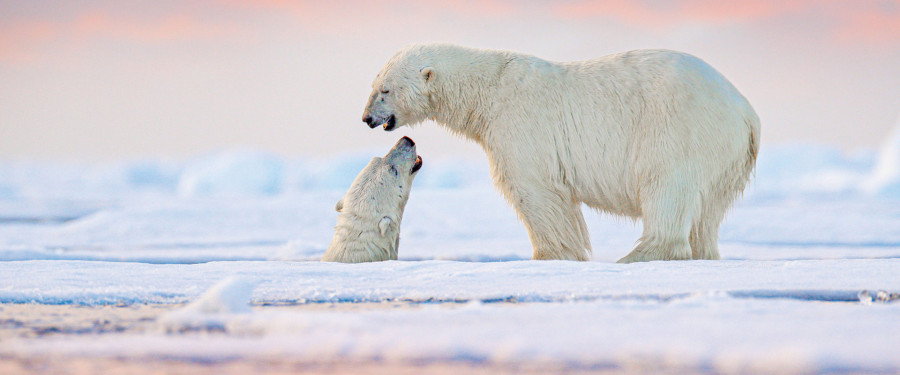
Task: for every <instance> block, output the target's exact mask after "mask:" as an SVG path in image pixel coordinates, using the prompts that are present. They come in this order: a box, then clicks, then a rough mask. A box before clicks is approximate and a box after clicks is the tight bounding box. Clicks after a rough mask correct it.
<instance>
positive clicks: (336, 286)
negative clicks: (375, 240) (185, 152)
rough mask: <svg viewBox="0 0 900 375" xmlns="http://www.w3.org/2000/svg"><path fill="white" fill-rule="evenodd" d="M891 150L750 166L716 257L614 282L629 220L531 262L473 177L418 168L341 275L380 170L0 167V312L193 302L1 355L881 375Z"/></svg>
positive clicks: (894, 259)
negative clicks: (386, 230) (398, 205)
mask: <svg viewBox="0 0 900 375" xmlns="http://www.w3.org/2000/svg"><path fill="white" fill-rule="evenodd" d="M898 134H900V132H898ZM898 139H900V138H898V136H895V137H894V138H893V139H892V140H890V142H887V145H886V146H885V148H884V149H883V150H882V151H881V152H880V153H874V152H872V153H866V152H863V153H858V154H856V155H845V154H842V153H840V152H838V151H836V150H834V149H829V148H826V147H821V146H791V147H788V146H783V147H778V148H770V149H764V150H763V151H762V152H761V154H760V159H759V163H760V164H759V171H758V173H757V179H756V181H755V182H754V185H753V187H752V188H751V189H750V190H749V191H748V192H747V194H746V195H745V197H744V198H743V199H742V200H741V201H740V202H739V203H738V204H737V205H736V207H735V208H734V210H732V212H730V213H729V215H728V218H727V220H726V222H725V224H724V225H723V227H722V231H721V241H720V248H721V252H722V255H723V257H724V260H722V261H690V262H653V263H644V264H631V265H620V264H614V263H611V262H613V261H614V260H615V259H618V258H619V257H621V256H622V255H624V254H626V253H627V252H628V251H629V250H630V248H631V247H632V246H633V243H634V241H635V240H636V239H637V238H638V237H639V235H640V225H639V223H638V224H636V223H632V222H630V221H628V220H621V219H616V218H610V217H607V216H603V215H598V214H596V213H594V212H591V211H589V210H585V214H586V218H587V222H588V226H589V229H590V232H591V236H592V243H593V247H594V260H595V261H594V262H584V263H578V262H563V261H550V262H534V261H530V260H529V259H530V257H531V246H530V244H529V242H528V237H527V233H526V232H525V230H524V228H523V227H522V225H521V223H519V222H518V220H517V219H516V215H515V213H514V211H513V210H512V209H511V208H510V207H509V206H508V204H506V202H505V201H503V199H502V197H500V196H499V194H498V193H497V192H496V191H495V190H494V189H493V188H492V187H491V186H490V179H489V176H488V172H487V167H486V165H485V164H484V163H482V162H474V161H465V160H429V161H426V164H425V166H424V168H423V169H422V172H420V173H421V174H420V175H419V177H418V178H417V180H416V182H415V186H414V188H413V191H412V194H411V197H410V200H409V204H408V206H407V208H406V212H405V215H404V220H403V226H402V231H401V242H400V259H401V260H400V261H395V262H382V263H373V264H359V265H346V264H333V263H320V262H315V261H314V260H317V259H318V258H319V257H321V255H322V254H323V253H324V251H325V249H326V247H327V245H328V242H329V241H330V239H331V236H332V234H333V231H332V228H333V226H334V223H335V219H336V213H335V212H334V211H333V206H334V203H335V202H336V201H337V200H338V199H339V198H340V197H341V196H342V195H343V193H344V191H345V190H346V188H347V187H348V186H349V185H350V182H351V181H352V180H353V178H354V177H355V176H356V174H357V173H358V172H359V170H360V169H361V168H362V167H363V166H364V165H365V164H366V162H367V161H368V159H369V158H370V157H371V156H372V155H376V154H378V152H373V153H369V154H366V153H361V154H358V155H350V156H345V157H340V158H334V159H330V160H324V159H323V160H283V159H280V158H278V157H277V156H273V155H269V154H265V153H257V152H248V151H242V152H226V153H221V154H215V155H208V156H206V157H203V158H200V159H198V160H196V161H189V162H186V163H182V162H175V161H164V160H157V161H140V162H132V163H119V164H115V165H71V164H41V163H25V162H6V163H0V303H40V304H57V305H120V304H121V305H129V304H142V303H162V304H179V303H187V305H185V306H184V307H179V308H178V309H176V310H174V311H172V312H170V313H168V314H166V315H164V316H162V317H160V318H159V319H158V320H157V321H156V322H154V323H153V324H155V325H156V326H158V327H159V330H157V331H151V332H149V333H142V334H137V333H126V334H117V335H105V336H94V335H81V336H79V335H68V336H66V335H63V336H56V337H55V338H50V339H35V340H12V341H6V342H0V356H3V355H15V354H21V355H41V353H56V354H60V353H62V354H72V355H85V356H110V357H116V358H120V357H146V356H150V357H154V358H160V357H162V358H187V359H199V360H203V361H207V360H208V361H216V360H219V359H234V358H243V357H250V356H252V357H259V358H276V359H278V358H280V359H284V358H290V359H293V360H297V361H308V362H322V361H325V362H328V361H343V360H349V361H361V362H365V361H398V362H410V363H421V362H423V361H424V362H428V361H469V362H472V363H484V362H491V363H522V362H554V363H563V364H571V365H573V366H581V367H584V366H587V367H589V368H600V369H602V368H625V369H628V368H637V369H641V368H646V367H647V366H650V367H651V368H652V367H653V366H661V367H664V368H669V369H671V368H685V369H687V370H686V372H696V371H700V372H710V373H748V372H750V373H811V372H812V373H815V372H824V373H842V372H846V373H853V372H879V371H881V372H896V371H900V345H897V344H898V341H897V337H898V333H900V332H898V328H897V326H898V325H897V322H898V321H900V303H897V302H896V300H897V296H898V295H897V293H898V292H900V272H898V271H900V195H897V194H894V193H893V192H895V191H900V188H898V186H900V183H898V180H897V178H898V177H897V176H900V171H898V168H900V162H898V160H900V159H898V157H900V156H898V155H900V151H897V150H900V141H898ZM327 304H335V306H337V307H336V308H334V309H323V308H310V307H312V306H322V305H327ZM279 306H282V307H279ZM283 306H288V307H289V308H286V307H283ZM341 306H344V307H346V306H357V307H358V308H353V309H347V308H342V307H341ZM378 306H380V307H378ZM398 306H399V307H398ZM251 307H252V308H251Z"/></svg>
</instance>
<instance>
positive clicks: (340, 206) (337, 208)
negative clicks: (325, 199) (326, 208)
mask: <svg viewBox="0 0 900 375" xmlns="http://www.w3.org/2000/svg"><path fill="white" fill-rule="evenodd" d="M342 209H344V198H341V200H339V201H338V202H337V203H336V204H335V205H334V210H335V211H337V212H341V210H342Z"/></svg>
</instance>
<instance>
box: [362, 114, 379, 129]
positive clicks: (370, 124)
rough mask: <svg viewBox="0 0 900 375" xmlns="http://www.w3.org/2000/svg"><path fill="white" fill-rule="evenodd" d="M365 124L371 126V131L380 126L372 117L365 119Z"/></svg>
mask: <svg viewBox="0 0 900 375" xmlns="http://www.w3.org/2000/svg"><path fill="white" fill-rule="evenodd" d="M363 122H364V123H366V124H369V128H370V129H371V128H374V127H376V126H378V124H376V123H375V119H373V118H372V116H369V115H366V116H365V117H363Z"/></svg>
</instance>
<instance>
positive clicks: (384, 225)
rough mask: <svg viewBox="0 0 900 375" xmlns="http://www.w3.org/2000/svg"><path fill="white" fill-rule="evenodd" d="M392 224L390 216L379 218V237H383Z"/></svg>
mask: <svg viewBox="0 0 900 375" xmlns="http://www.w3.org/2000/svg"><path fill="white" fill-rule="evenodd" d="M393 226H394V221H393V220H391V218H390V217H387V216H385V217H383V218H381V221H379V222H378V231H379V232H381V237H384V236H385V235H386V234H387V232H388V231H389V230H390V229H391V227H393Z"/></svg>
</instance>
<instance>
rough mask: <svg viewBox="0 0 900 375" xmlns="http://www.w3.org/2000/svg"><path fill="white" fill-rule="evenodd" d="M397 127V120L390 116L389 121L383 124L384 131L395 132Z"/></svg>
mask: <svg viewBox="0 0 900 375" xmlns="http://www.w3.org/2000/svg"><path fill="white" fill-rule="evenodd" d="M396 126H397V119H396V118H394V115H390V116H389V117H388V119H387V121H385V122H384V124H381V127H382V128H384V131H391V130H394V127H396Z"/></svg>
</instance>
